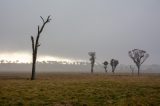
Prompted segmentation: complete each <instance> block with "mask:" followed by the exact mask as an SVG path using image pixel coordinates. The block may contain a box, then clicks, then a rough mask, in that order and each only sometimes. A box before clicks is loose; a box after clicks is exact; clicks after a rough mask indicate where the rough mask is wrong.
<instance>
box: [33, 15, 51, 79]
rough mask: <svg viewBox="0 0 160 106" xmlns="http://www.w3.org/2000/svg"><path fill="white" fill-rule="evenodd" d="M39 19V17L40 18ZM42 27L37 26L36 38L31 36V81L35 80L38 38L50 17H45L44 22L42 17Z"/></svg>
mask: <svg viewBox="0 0 160 106" xmlns="http://www.w3.org/2000/svg"><path fill="white" fill-rule="evenodd" d="M40 17H41V16H40ZM41 19H42V22H43V24H42V26H39V25H38V32H37V36H36V38H34V37H33V36H31V41H32V52H33V56H32V75H31V80H34V79H35V71H36V60H37V51H38V47H39V46H40V43H39V37H40V35H41V33H42V31H43V29H44V27H45V25H46V24H47V23H49V22H50V21H51V19H50V16H48V17H47V19H46V20H44V19H43V18H42V17H41Z"/></svg>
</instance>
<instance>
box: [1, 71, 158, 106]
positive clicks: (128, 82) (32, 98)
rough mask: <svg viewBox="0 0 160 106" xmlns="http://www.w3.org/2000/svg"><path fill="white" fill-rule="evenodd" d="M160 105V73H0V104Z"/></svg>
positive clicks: (48, 105) (62, 105)
mask: <svg viewBox="0 0 160 106" xmlns="http://www.w3.org/2000/svg"><path fill="white" fill-rule="evenodd" d="M8 105H10V106H12V105H15V106H17V105H18V106H30V105H31V106H46V105H47V106H160V75H156V74H155V75H141V76H139V77H138V76H136V75H135V76H131V75H117V74H116V75H106V74H93V75H91V74H78V73H76V74H73V73H65V74H62V73H59V74H58V73H41V74H38V75H37V79H36V80H34V81H30V80H29V74H7V73H1V74H0V106H8Z"/></svg>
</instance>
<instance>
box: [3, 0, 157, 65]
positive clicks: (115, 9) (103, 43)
mask: <svg viewBox="0 0 160 106" xmlns="http://www.w3.org/2000/svg"><path fill="white" fill-rule="evenodd" d="M48 15H51V18H52V21H51V22H50V23H48V24H47V26H46V27H45V29H44V32H43V33H42V35H41V38H40V42H41V46H40V48H39V52H38V53H39V55H50V56H60V57H65V58H75V59H86V60H88V58H89V56H88V52H89V51H95V52H96V56H97V60H98V61H104V60H110V59H111V58H115V59H118V60H119V61H120V63H122V64H130V63H131V59H130V58H129V57H128V51H129V50H131V49H134V48H138V49H143V50H146V51H147V52H148V53H149V54H150V57H149V58H148V60H147V61H146V62H145V63H146V64H155V63H157V64H159V63H160V0H0V53H15V52H16V53H20V52H27V53H30V54H31V52H32V51H31V50H32V49H31V40H30V36H31V35H33V36H35V35H36V33H37V26H38V25H41V24H42V21H41V19H40V17H39V16H42V17H44V18H46V17H47V16H48ZM31 55H32V54H31Z"/></svg>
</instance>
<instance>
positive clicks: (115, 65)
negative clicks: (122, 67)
mask: <svg viewBox="0 0 160 106" xmlns="http://www.w3.org/2000/svg"><path fill="white" fill-rule="evenodd" d="M118 64H119V62H118V60H115V59H111V62H110V65H111V67H112V73H113V74H114V71H115V69H116V67H117V65H118Z"/></svg>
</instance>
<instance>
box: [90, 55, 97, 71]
mask: <svg viewBox="0 0 160 106" xmlns="http://www.w3.org/2000/svg"><path fill="white" fill-rule="evenodd" d="M88 55H89V56H90V57H91V58H90V59H89V60H90V62H91V73H93V68H94V64H95V58H96V53H95V52H89V53H88Z"/></svg>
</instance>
